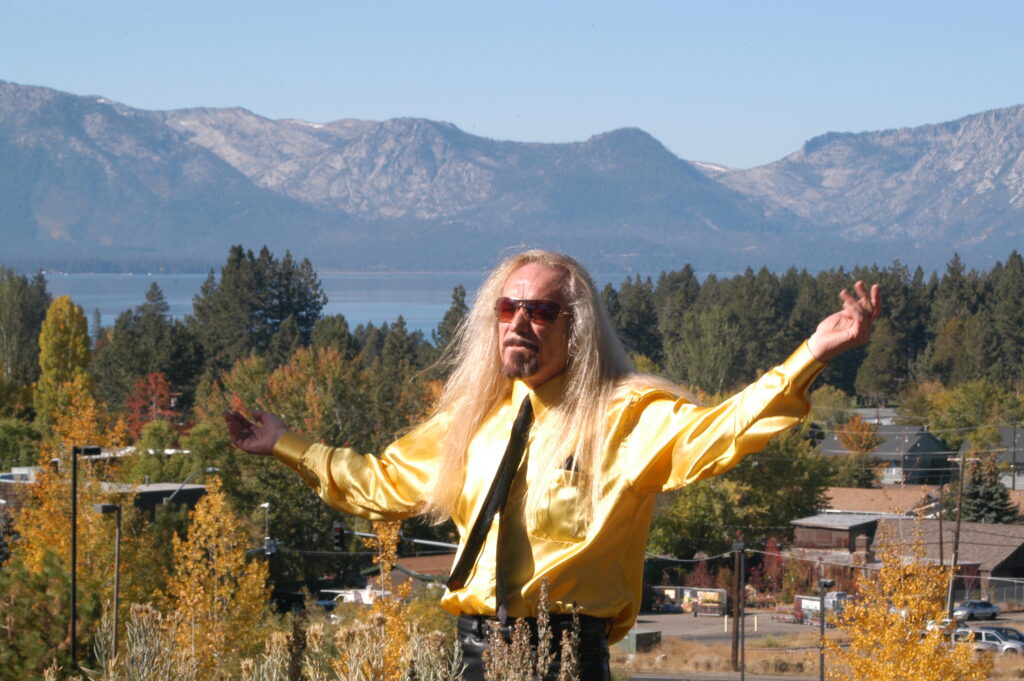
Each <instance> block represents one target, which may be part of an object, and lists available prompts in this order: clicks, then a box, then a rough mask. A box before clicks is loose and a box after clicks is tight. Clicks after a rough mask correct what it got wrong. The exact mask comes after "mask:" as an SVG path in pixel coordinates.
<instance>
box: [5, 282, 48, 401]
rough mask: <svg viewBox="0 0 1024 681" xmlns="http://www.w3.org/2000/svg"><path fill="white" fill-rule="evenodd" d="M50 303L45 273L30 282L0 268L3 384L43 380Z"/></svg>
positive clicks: (23, 383) (24, 383) (26, 383)
mask: <svg viewBox="0 0 1024 681" xmlns="http://www.w3.org/2000/svg"><path fill="white" fill-rule="evenodd" d="M50 302H51V301H50V294H49V293H47V291H46V279H45V278H44V277H43V275H42V273H38V274H36V275H35V276H34V277H33V278H32V279H31V281H30V280H29V279H28V277H25V276H24V275H21V274H18V273H17V272H14V271H13V270H9V269H6V268H4V267H2V266H0V382H3V383H16V384H22V385H28V384H30V383H32V382H33V381H35V380H36V379H37V378H38V377H39V331H40V330H41V329H42V325H43V319H45V318H46V311H47V309H48V308H49V306H50Z"/></svg>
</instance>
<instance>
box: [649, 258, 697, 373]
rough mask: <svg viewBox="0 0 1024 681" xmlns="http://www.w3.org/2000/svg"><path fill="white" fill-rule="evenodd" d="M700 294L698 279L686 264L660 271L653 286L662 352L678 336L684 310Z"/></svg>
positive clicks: (666, 349)
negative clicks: (671, 269)
mask: <svg viewBox="0 0 1024 681" xmlns="http://www.w3.org/2000/svg"><path fill="white" fill-rule="evenodd" d="M698 295H700V281H698V279H697V274H696V273H695V272H694V271H693V266H691V265H689V264H687V265H685V266H684V267H683V269H681V270H677V271H675V272H668V273H665V272H662V273H661V276H659V277H658V284H657V286H655V288H654V307H655V308H656V310H657V312H658V332H659V333H660V334H661V342H662V352H663V353H666V354H667V353H668V346H669V344H670V343H672V342H675V341H676V340H678V338H679V327H680V325H681V324H682V321H683V315H684V314H685V313H686V310H687V309H689V307H690V306H691V305H693V303H694V301H695V300H697V296H698Z"/></svg>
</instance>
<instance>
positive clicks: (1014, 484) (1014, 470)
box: [1010, 422, 1017, 491]
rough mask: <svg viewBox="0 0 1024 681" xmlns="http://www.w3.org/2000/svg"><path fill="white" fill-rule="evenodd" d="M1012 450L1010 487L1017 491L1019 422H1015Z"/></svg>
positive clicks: (1011, 441) (1011, 443)
mask: <svg viewBox="0 0 1024 681" xmlns="http://www.w3.org/2000/svg"><path fill="white" fill-rule="evenodd" d="M1010 448H1011V449H1010V451H1011V452H1012V454H1011V456H1012V457H1013V466H1012V467H1011V468H1010V487H1011V488H1012V489H1013V490H1014V491H1017V423H1016V422H1014V424H1013V438H1012V439H1011V440H1010Z"/></svg>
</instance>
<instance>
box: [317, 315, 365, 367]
mask: <svg viewBox="0 0 1024 681" xmlns="http://www.w3.org/2000/svg"><path fill="white" fill-rule="evenodd" d="M312 344H313V348H314V349H316V350H324V349H326V348H333V349H334V350H337V351H338V352H340V353H341V354H342V355H343V356H344V357H345V359H352V358H354V357H355V356H356V354H357V353H358V352H359V347H358V345H357V343H356V339H355V337H354V336H353V335H352V333H351V332H350V331H349V328H348V322H347V321H345V315H341V314H336V315H330V316H329V317H323V318H321V319H319V320H318V321H317V323H316V324H314V325H313V334H312Z"/></svg>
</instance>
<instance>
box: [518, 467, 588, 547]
mask: <svg viewBox="0 0 1024 681" xmlns="http://www.w3.org/2000/svg"><path fill="white" fill-rule="evenodd" d="M587 477H589V476H587V475H586V474H585V473H581V472H579V471H571V470H559V471H558V474H557V477H556V478H555V481H554V483H553V484H551V485H549V486H548V489H547V491H546V492H545V496H546V502H547V503H545V504H543V505H542V506H541V507H540V509H539V510H538V511H536V512H535V513H534V517H533V518H532V520H533V522H532V525H533V527H532V531H531V533H532V534H533V535H535V536H537V537H541V538H542V539H550V540H553V541H562V542H579V541H583V540H584V539H585V538H586V536H587V530H588V529H589V527H590V500H589V499H584V498H583V492H584V490H585V488H586V482H587V480H586V478H587Z"/></svg>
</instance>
